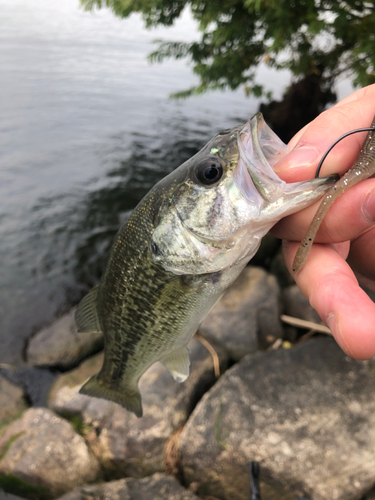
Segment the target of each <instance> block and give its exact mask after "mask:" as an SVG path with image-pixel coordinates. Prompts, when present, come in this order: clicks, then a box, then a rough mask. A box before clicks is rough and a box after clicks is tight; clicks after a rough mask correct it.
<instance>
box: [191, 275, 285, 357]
mask: <svg viewBox="0 0 375 500" xmlns="http://www.w3.org/2000/svg"><path fill="white" fill-rule="evenodd" d="M279 318H280V290H279V286H278V284H277V281H276V278H275V277H274V276H272V275H271V274H268V273H267V272H266V271H264V270H263V269H261V268H259V267H251V266H248V267H246V268H245V269H244V270H243V272H242V273H241V275H240V276H239V277H238V278H237V280H236V281H235V282H234V283H233V285H232V286H231V287H230V288H228V290H227V291H226V292H225V293H224V295H223V297H222V298H221V300H220V301H219V302H218V303H217V305H216V306H215V307H214V308H213V309H212V311H211V312H210V314H209V315H208V316H207V317H206V318H205V319H204V321H203V322H202V324H201V326H200V328H199V333H201V334H202V335H203V336H204V337H206V338H210V339H214V340H215V341H217V342H219V343H221V344H222V345H223V346H224V347H225V349H227V351H228V353H229V356H230V357H231V358H232V359H233V360H236V361H238V360H239V359H241V358H242V357H243V356H245V355H246V354H248V353H253V352H256V351H257V350H258V349H259V347H260V348H265V347H267V346H268V345H270V344H272V343H273V342H274V341H275V340H276V339H277V338H280V337H282V335H283V330H282V326H281V323H280V319H279Z"/></svg>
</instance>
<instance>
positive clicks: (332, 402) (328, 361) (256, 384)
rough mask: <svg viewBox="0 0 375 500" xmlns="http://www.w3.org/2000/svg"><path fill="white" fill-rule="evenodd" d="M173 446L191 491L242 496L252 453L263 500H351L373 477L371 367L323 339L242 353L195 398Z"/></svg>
mask: <svg viewBox="0 0 375 500" xmlns="http://www.w3.org/2000/svg"><path fill="white" fill-rule="evenodd" d="M180 454H181V465H182V472H183V475H184V478H185V480H186V481H187V484H189V483H192V482H198V490H197V494H198V495H201V494H211V495H214V496H217V497H218V498H220V499H233V498H235V499H236V500H242V499H243V500H245V499H248V498H249V488H250V486H249V474H248V463H249V462H250V461H252V460H257V461H259V462H260V465H261V480H262V495H263V497H262V498H263V500H281V499H283V500H284V499H285V500H295V498H296V497H297V496H298V495H305V496H306V497H307V498H309V499H310V500H327V499H328V498H329V499H330V500H338V499H340V500H359V499H360V498H361V496H362V495H363V494H365V493H366V491H369V490H370V489H371V487H372V486H373V484H374V481H375V472H374V471H375V372H374V370H373V368H371V364H370V363H368V362H359V361H355V360H353V359H350V358H348V357H347V356H346V355H345V354H344V353H343V352H342V351H341V350H340V348H339V347H338V346H337V345H336V343H335V342H334V340H333V339H331V338H316V339H312V340H310V341H308V342H305V343H302V344H300V345H299V346H297V347H294V348H292V349H283V350H279V351H268V352H266V353H257V354H255V355H252V356H247V357H246V358H244V359H243V360H242V361H241V362H240V363H238V364H237V365H235V366H234V367H233V368H231V369H230V370H228V371H227V372H226V373H225V374H224V376H223V377H222V378H221V380H219V381H218V383H217V384H216V385H215V386H214V387H213V388H212V389H211V390H210V391H209V392H208V393H207V394H206V395H205V396H204V397H203V398H202V400H201V402H200V403H199V404H198V406H197V407H196V409H195V411H194V412H193V414H192V416H191V417H190V419H189V421H188V423H187V424H186V426H185V428H184V430H183V431H182V433H181V436H180ZM234 478H235V480H234Z"/></svg>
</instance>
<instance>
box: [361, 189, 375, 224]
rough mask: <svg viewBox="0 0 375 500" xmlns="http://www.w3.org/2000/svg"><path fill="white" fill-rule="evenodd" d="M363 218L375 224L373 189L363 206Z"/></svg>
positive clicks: (374, 194) (374, 195)
mask: <svg viewBox="0 0 375 500" xmlns="http://www.w3.org/2000/svg"><path fill="white" fill-rule="evenodd" d="M362 214H363V217H364V218H365V219H366V220H367V221H368V222H370V223H371V224H373V223H374V222H375V190H374V189H371V190H370V191H368V193H367V194H366V197H365V199H364V201H363V204H362Z"/></svg>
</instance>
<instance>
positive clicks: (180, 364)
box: [160, 347, 190, 382]
mask: <svg viewBox="0 0 375 500" xmlns="http://www.w3.org/2000/svg"><path fill="white" fill-rule="evenodd" d="M160 361H161V363H163V365H164V366H165V367H166V368H167V370H168V371H169V372H170V374H171V375H172V377H173V378H174V379H175V380H176V381H177V382H184V381H185V380H186V379H187V378H188V376H189V366H190V358H189V353H188V350H187V348H186V347H179V348H178V349H175V350H174V351H172V352H171V353H170V354H168V356H166V357H165V358H163V359H161V360H160Z"/></svg>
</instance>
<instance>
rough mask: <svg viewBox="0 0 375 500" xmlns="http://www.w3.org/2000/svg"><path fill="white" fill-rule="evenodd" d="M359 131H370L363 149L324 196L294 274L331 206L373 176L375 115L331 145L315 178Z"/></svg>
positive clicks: (300, 252) (294, 263) (298, 251)
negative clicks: (367, 123) (335, 150)
mask: <svg viewBox="0 0 375 500" xmlns="http://www.w3.org/2000/svg"><path fill="white" fill-rule="evenodd" d="M359 132H368V134H367V136H366V138H365V140H364V142H363V145H362V147H361V150H360V152H359V154H358V156H357V158H356V160H355V161H354V163H353V165H352V166H351V167H350V168H349V170H347V171H346V172H345V174H344V175H343V176H342V177H341V178H340V179H339V180H338V181H337V182H336V183H335V184H334V185H333V186H332V187H331V188H330V189H329V191H328V192H327V193H326V194H325V195H324V196H323V199H322V201H321V203H320V205H319V208H318V210H317V211H316V212H315V215H314V217H313V219H312V221H311V223H310V226H309V228H308V230H307V232H306V234H305V237H304V238H303V240H302V241H301V243H300V245H299V247H298V250H297V253H296V255H295V257H294V260H293V264H292V274H293V275H295V274H297V273H299V272H300V271H301V269H302V268H303V266H304V265H305V263H306V261H307V259H308V256H309V254H310V250H311V247H312V245H313V243H314V239H315V236H316V234H317V232H318V230H319V228H320V226H321V224H322V222H323V219H324V217H325V216H326V214H327V212H328V210H329V208H330V207H331V205H333V203H334V202H335V201H336V200H337V198H338V197H339V196H340V195H341V194H343V193H344V192H345V191H346V190H347V189H348V188H350V187H352V186H354V185H356V184H358V183H359V182H360V181H362V180H365V179H367V178H369V177H371V176H372V175H373V174H374V173H375V117H374V119H373V121H372V123H371V126H370V127H363V128H359V129H355V130H351V131H350V132H347V133H346V134H343V135H342V136H340V137H339V138H338V139H336V141H335V142H333V143H332V144H331V146H330V147H329V148H328V149H327V151H326V152H325V153H324V155H323V156H322V158H321V160H320V162H319V165H318V167H317V169H316V174H315V178H319V174H320V170H321V167H322V165H323V163H324V161H325V159H326V158H327V156H328V154H329V153H330V152H331V151H332V149H333V148H334V147H335V146H336V144H338V143H339V142H340V141H342V140H343V139H345V138H346V137H348V136H350V135H352V134H356V133H359Z"/></svg>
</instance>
